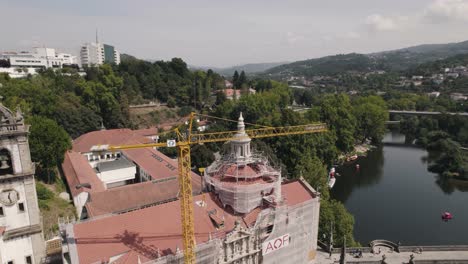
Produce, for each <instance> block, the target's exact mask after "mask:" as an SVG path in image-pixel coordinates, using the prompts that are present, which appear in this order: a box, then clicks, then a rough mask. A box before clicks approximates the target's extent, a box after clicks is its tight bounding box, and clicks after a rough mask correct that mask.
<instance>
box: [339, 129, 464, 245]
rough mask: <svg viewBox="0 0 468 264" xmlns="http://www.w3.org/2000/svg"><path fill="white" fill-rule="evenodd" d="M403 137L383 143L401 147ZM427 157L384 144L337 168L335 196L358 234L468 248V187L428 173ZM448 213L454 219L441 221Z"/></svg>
mask: <svg viewBox="0 0 468 264" xmlns="http://www.w3.org/2000/svg"><path fill="white" fill-rule="evenodd" d="M403 141H404V136H403V135H401V134H396V133H392V134H387V135H386V137H385V140H384V142H391V143H402V142H403ZM427 156H428V153H427V152H426V151H425V150H424V149H420V148H415V147H411V146H398V145H397V146H395V145H391V146H390V145H384V146H383V147H381V148H378V149H375V150H373V151H372V152H370V153H369V155H368V156H367V157H366V158H360V159H358V160H357V161H356V163H358V164H360V170H359V171H357V170H356V167H355V164H356V163H354V164H349V165H345V166H342V167H340V168H338V169H337V171H338V173H340V175H341V176H339V177H337V181H336V184H335V186H334V188H333V189H332V197H333V198H335V199H337V200H339V201H341V202H343V203H344V204H345V206H346V208H347V209H348V210H349V211H350V212H351V213H352V214H353V215H354V219H355V226H354V236H355V238H356V239H357V240H358V241H359V242H360V243H361V244H362V245H363V246H365V245H367V244H368V242H369V241H371V240H374V239H387V240H391V241H394V242H397V241H401V243H402V244H403V245H448V244H468V183H466V182H447V181H445V180H441V179H440V178H439V176H437V175H436V174H433V173H430V172H428V171H427V162H426V160H427ZM444 211H449V212H451V213H452V214H453V216H454V219H453V220H451V221H449V222H443V221H442V220H441V214H442V213H443V212H444Z"/></svg>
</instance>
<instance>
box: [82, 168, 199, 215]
mask: <svg viewBox="0 0 468 264" xmlns="http://www.w3.org/2000/svg"><path fill="white" fill-rule="evenodd" d="M200 178H201V177H200V176H198V175H196V174H194V176H193V178H192V183H193V184H192V186H193V187H192V188H193V193H194V194H199V193H200V192H201V179H200ZM178 192H179V181H178V180H177V178H176V177H174V178H173V179H169V180H167V181H160V182H154V183H153V182H151V181H148V182H143V183H137V184H130V185H126V186H122V187H117V188H112V189H109V190H107V191H103V192H96V193H92V194H91V195H90V198H89V202H88V203H87V204H86V209H87V211H88V215H89V216H90V217H96V216H100V215H106V214H112V213H122V212H126V211H131V210H135V209H140V208H143V207H146V206H150V205H155V204H160V203H165V202H170V201H173V200H176V199H177V194H178Z"/></svg>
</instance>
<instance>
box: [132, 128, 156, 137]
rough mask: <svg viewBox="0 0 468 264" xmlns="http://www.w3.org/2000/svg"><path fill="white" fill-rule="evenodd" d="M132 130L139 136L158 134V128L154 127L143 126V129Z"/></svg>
mask: <svg viewBox="0 0 468 264" xmlns="http://www.w3.org/2000/svg"><path fill="white" fill-rule="evenodd" d="M133 132H134V133H135V134H137V135H140V136H154V135H157V134H158V128H156V127H150V128H143V129H138V130H133Z"/></svg>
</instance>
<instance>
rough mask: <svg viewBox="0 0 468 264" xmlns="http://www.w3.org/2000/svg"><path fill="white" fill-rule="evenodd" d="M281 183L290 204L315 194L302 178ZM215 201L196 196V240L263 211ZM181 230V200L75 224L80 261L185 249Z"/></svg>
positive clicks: (148, 257)
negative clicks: (235, 210)
mask: <svg viewBox="0 0 468 264" xmlns="http://www.w3.org/2000/svg"><path fill="white" fill-rule="evenodd" d="M282 186H283V195H284V197H285V198H286V199H287V204H288V205H289V206H293V205H297V204H299V203H302V202H305V201H307V200H310V199H313V198H315V196H314V194H313V193H312V190H311V189H309V186H307V184H304V183H303V182H301V181H293V182H289V183H286V184H284V185H282ZM197 201H204V202H205V203H206V206H205V207H200V206H199V205H197V204H196V203H197ZM216 201H217V199H216V198H215V195H213V194H209V195H207V194H202V195H198V196H195V197H194V220H195V236H196V243H197V244H201V243H204V242H206V241H208V239H209V236H210V234H211V235H212V236H213V237H219V236H225V234H226V233H227V232H230V231H231V230H232V229H233V227H234V223H235V221H236V220H240V221H241V223H242V222H243V223H242V225H243V226H245V225H253V224H254V223H255V220H256V218H257V216H258V214H259V213H260V212H261V209H260V208H257V209H255V210H253V211H252V212H251V213H249V214H247V215H245V216H244V217H243V219H242V218H240V216H239V217H236V216H234V215H232V214H230V213H228V212H226V211H225V210H223V207H222V206H220V205H219V203H217V202H216ZM212 210H216V215H217V216H216V218H218V219H223V221H224V228H221V229H219V230H217V229H216V226H215V225H214V223H213V222H212V220H211V218H210V215H209V213H208V212H210V211H212ZM242 220H244V221H242ZM244 223H245V224H244ZM181 233H182V232H181V222H180V202H179V201H174V202H170V203H165V204H161V205H157V206H153V207H149V208H145V209H141V210H137V211H133V212H129V213H126V214H121V215H115V216H110V217H106V218H101V219H96V220H91V221H88V222H81V223H78V224H75V225H74V238H75V239H76V247H77V250H78V255H79V261H80V263H93V262H96V261H108V260H109V258H110V257H112V256H118V255H120V254H125V253H126V255H124V257H125V259H124V257H122V261H123V262H122V263H130V262H129V261H131V260H127V259H126V258H128V259H130V258H131V259H132V261H135V259H137V258H138V256H139V257H140V260H141V261H142V262H144V261H149V260H151V259H154V258H155V257H156V256H157V255H158V254H159V255H160V256H164V255H168V254H174V253H175V252H176V248H177V247H179V248H181V249H182V237H181ZM132 252H133V253H132ZM133 263H135V262H133Z"/></svg>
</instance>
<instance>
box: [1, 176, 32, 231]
mask: <svg viewBox="0 0 468 264" xmlns="http://www.w3.org/2000/svg"><path fill="white" fill-rule="evenodd" d="M2 189H3V190H5V189H14V190H16V191H17V192H18V193H19V197H20V198H19V200H18V201H17V202H16V203H15V204H13V205H11V206H5V205H3V204H0V205H1V206H2V207H3V215H4V216H3V217H0V226H4V227H6V230H10V229H14V228H19V227H23V226H28V225H30V224H31V223H30V222H29V214H28V208H27V203H26V192H25V190H24V185H23V184H22V183H21V182H15V183H11V184H5V183H4V184H3V185H2ZM19 203H23V206H24V212H21V211H20V210H19V207H18V204H19Z"/></svg>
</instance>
